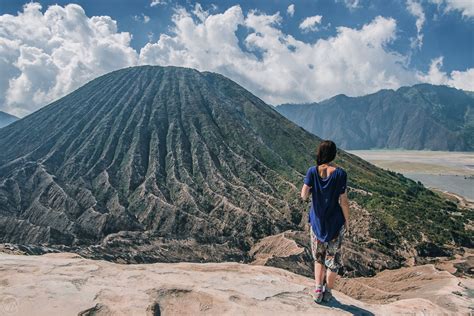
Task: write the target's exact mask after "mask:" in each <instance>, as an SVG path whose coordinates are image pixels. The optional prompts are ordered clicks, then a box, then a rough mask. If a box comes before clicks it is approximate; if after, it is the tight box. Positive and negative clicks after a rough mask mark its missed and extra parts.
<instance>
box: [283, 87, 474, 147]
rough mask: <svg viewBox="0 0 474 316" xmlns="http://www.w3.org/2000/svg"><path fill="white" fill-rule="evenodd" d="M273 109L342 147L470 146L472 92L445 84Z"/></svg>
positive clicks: (473, 138) (472, 136)
mask: <svg viewBox="0 0 474 316" xmlns="http://www.w3.org/2000/svg"><path fill="white" fill-rule="evenodd" d="M277 110H278V111H279V112H280V113H281V114H283V115H284V116H285V117H287V118H288V119H290V120H292V121H293V122H295V123H296V124H298V125H300V126H302V127H304V128H305V129H307V130H308V131H310V132H312V133H314V134H316V135H319V136H321V137H323V138H329V139H334V140H335V141H336V142H337V143H338V144H340V145H341V147H342V148H344V149H371V148H404V149H418V150H422V149H429V150H450V151H474V95H473V94H472V93H470V92H467V91H462V90H457V89H454V88H450V87H446V86H434V85H429V84H419V85H415V86H413V87H402V88H400V89H398V90H396V91H393V90H381V91H379V92H377V93H374V94H369V95H366V96H362V97H347V96H345V95H338V96H335V97H333V98H331V99H328V100H325V101H323V102H320V103H312V104H284V105H280V106H278V107H277Z"/></svg>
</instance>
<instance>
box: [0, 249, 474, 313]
mask: <svg viewBox="0 0 474 316" xmlns="http://www.w3.org/2000/svg"><path fill="white" fill-rule="evenodd" d="M0 267H1V269H0V313H2V314H7V315H12V316H13V315H37V316H41V315H65V316H67V315H291V314H297V315H315V314H324V315H347V313H351V314H353V315H394V314H410V315H414V314H415V315H417V314H423V315H427V314H448V313H453V312H454V313H469V303H470V301H469V299H468V297H467V296H466V295H467V292H468V289H467V288H466V285H467V286H470V287H471V290H472V284H470V283H469V282H470V280H463V281H462V282H463V283H462V284H461V283H460V284H459V285H458V280H457V279H456V278H455V277H454V276H451V275H450V274H449V273H448V274H443V273H437V272H436V271H434V270H433V269H432V267H431V266H426V267H417V268H407V269H405V270H402V271H401V272H400V273H401V274H400V273H399V274H391V273H392V271H387V272H385V273H384V275H383V276H382V277H380V278H379V279H373V281H372V283H370V284H369V283H367V287H373V286H374V284H377V282H379V280H382V279H383V282H385V285H384V286H386V284H387V283H389V282H390V278H391V280H392V281H393V282H395V283H394V284H395V285H394V286H392V287H391V288H390V287H385V288H386V292H384V293H383V295H382V297H381V298H380V297H379V296H380V295H379V296H373V297H372V298H371V300H370V302H369V301H366V302H363V301H360V300H357V299H353V298H350V297H348V296H346V295H344V294H342V293H340V292H338V291H335V292H334V295H335V300H334V301H333V302H331V303H328V304H323V305H318V304H316V303H314V302H313V301H312V299H311V297H310V296H309V294H308V292H309V291H310V289H311V288H312V286H313V281H312V280H311V279H309V278H306V277H303V276H300V275H296V274H293V273H291V272H288V271H285V270H282V269H277V268H272V267H262V266H254V265H246V264H238V263H206V264H197V263H173V264H165V263H157V264H140V265H136V264H131V265H123V264H115V263H110V262H106V261H101V260H98V261H96V260H88V259H84V258H81V257H80V256H78V255H76V254H67V253H60V254H48V255H43V256H19V255H9V254H0ZM390 275H392V277H390ZM412 279H413V280H415V283H413V284H407V282H406V281H407V280H412ZM403 281H405V285H404V286H403V287H400V285H401V284H402V283H403ZM471 281H472V280H471ZM471 283H472V282H471ZM344 286H346V285H344ZM347 286H348V287H349V285H347ZM397 286H398V288H397V291H400V290H403V294H402V296H401V297H399V300H398V301H395V302H390V303H387V304H383V303H385V299H386V297H387V296H390V291H391V290H392V291H393V289H394V288H396V287H397ZM360 287H361V288H363V286H360ZM402 288H403V289H402ZM354 291H357V289H355V290H354ZM369 291H372V292H373V289H372V288H370V289H369ZM358 292H360V290H359V291H358ZM453 292H455V293H453ZM379 300H380V301H379Z"/></svg>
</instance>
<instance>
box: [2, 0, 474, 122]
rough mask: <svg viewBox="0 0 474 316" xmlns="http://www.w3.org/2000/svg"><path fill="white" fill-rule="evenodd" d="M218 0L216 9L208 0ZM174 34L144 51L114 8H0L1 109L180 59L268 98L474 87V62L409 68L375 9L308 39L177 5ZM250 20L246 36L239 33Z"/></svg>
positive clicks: (233, 12)
mask: <svg viewBox="0 0 474 316" xmlns="http://www.w3.org/2000/svg"><path fill="white" fill-rule="evenodd" d="M211 9H212V8H211ZM172 20H173V27H172V30H171V31H170V33H169V34H161V35H157V38H158V40H156V41H154V42H153V38H156V37H154V36H153V34H152V33H150V34H149V41H150V42H149V43H147V44H146V45H145V46H144V47H143V48H142V49H141V50H140V52H139V54H138V53H137V52H136V51H135V50H134V49H133V48H131V47H130V40H131V35H130V34H129V33H127V32H118V31H117V24H116V21H114V20H113V19H112V18H110V17H108V16H94V17H87V16H86V15H85V13H84V11H83V9H82V8H81V7H80V6H78V5H75V4H70V5H66V6H65V7H61V6H58V5H54V6H51V7H49V8H48V9H47V10H46V11H44V13H42V11H41V6H40V5H39V4H37V3H29V4H27V5H25V7H24V10H23V12H20V13H18V14H17V15H15V16H14V15H8V14H5V15H1V16H0V73H1V74H2V76H0V110H5V111H6V112H9V113H12V114H15V115H19V116H23V115H25V114H28V113H30V112H32V111H34V110H36V109H38V108H39V107H41V106H43V105H45V104H47V103H49V102H50V101H53V100H55V99H57V98H59V97H62V96H64V95H65V94H67V93H69V92H71V91H72V90H74V89H76V88H78V87H79V86H81V85H83V84H85V83H86V82H87V81H89V80H91V79H93V78H95V77H97V76H99V75H102V74H104V73H107V72H110V71H113V70H116V69H119V68H124V67H128V66H133V65H137V64H152V65H162V66H166V65H175V66H185V67H191V68H196V69H198V70H208V71H214V72H218V73H221V74H223V75H225V76H227V77H229V78H231V79H233V80H234V81H236V82H238V83H239V84H241V85H242V86H244V87H245V88H247V89H249V90H250V91H251V92H253V93H254V94H256V95H257V96H259V97H260V98H262V99H263V100H264V101H266V102H268V103H270V104H279V103H285V102H309V101H320V100H322V99H325V98H328V97H331V96H334V95H336V94H339V93H345V94H347V95H352V96H357V95H363V94H367V93H372V92H375V91H378V90H380V89H384V88H398V87H400V86H402V85H411V84H414V83H418V82H431V83H436V84H448V85H452V86H454V87H458V88H462V89H469V90H474V87H473V86H472V83H473V82H474V78H473V77H474V69H468V70H466V71H464V72H461V71H452V72H451V73H450V74H449V75H448V74H446V73H444V72H443V71H441V66H442V59H440V60H435V61H434V62H433V64H432V67H431V68H430V70H429V71H428V72H427V73H421V72H417V71H416V70H413V69H408V68H407V63H408V57H407V56H404V55H401V54H399V53H397V52H394V51H391V50H390V49H389V48H388V46H389V44H390V43H392V42H393V41H394V40H395V39H396V33H397V25H396V21H395V20H394V19H392V18H384V17H380V16H378V17H376V18H374V19H373V20H372V21H371V22H369V23H367V24H365V25H363V26H362V27H360V28H348V27H337V28H336V34H335V35H334V36H332V37H328V38H320V39H318V40H317V41H315V42H303V41H300V40H297V39H295V38H294V37H293V36H291V35H289V34H286V33H284V32H283V31H282V29H281V23H282V17H281V16H280V14H279V13H278V12H277V13H275V14H273V15H267V14H263V13H260V12H257V11H249V12H248V13H247V14H244V12H242V9H241V7H240V6H238V5H237V6H233V7H231V8H229V9H227V10H226V11H224V12H222V13H216V14H211V13H209V11H204V10H203V9H202V7H201V6H195V7H194V8H193V10H192V12H189V11H187V10H185V9H184V8H180V9H177V10H176V13H175V14H174V16H173V17H172ZM242 27H243V28H245V29H246V30H247V32H248V33H247V35H246V36H245V37H244V38H243V39H240V40H239V38H238V37H237V35H236V32H237V30H238V29H239V28H242Z"/></svg>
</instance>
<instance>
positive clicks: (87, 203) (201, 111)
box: [0, 66, 472, 274]
mask: <svg viewBox="0 0 474 316" xmlns="http://www.w3.org/2000/svg"><path fill="white" fill-rule="evenodd" d="M319 141H320V139H319V138H318V137H316V136H314V135H312V134H310V133H309V132H306V131H305V130H304V129H302V128H300V127H298V126H296V125H295V124H293V123H292V122H290V121H289V120H287V119H285V118H284V117H283V116H281V115H280V114H279V113H278V112H276V111H275V110H274V109H273V108H272V107H271V106H269V105H267V104H265V103H264V102H262V101H261V100H260V99H258V98H257V97H255V96H254V95H252V94H251V93H249V92H248V91H246V90H245V89H243V88H242V87H240V86H239V85H237V84H235V83H234V82H233V81H231V80H229V79H227V78H225V77H223V76H221V75H217V74H213V73H201V72H198V71H196V70H192V69H184V68H176V67H151V66H144V67H135V68H127V69H123V70H119V71H116V72H112V73H110V74H107V75H104V76H102V77H99V78H97V79H95V80H93V81H91V82H89V83H88V84H86V85H85V86H83V87H81V88H80V89H78V90H76V91H74V92H73V93H71V94H69V95H67V96H65V97H64V98H62V99H59V100H57V101H55V102H53V103H51V104H50V105H48V106H46V107H44V108H42V109H41V110H39V111H37V112H35V113H33V114H31V115H29V116H27V117H25V118H23V119H21V120H19V121H18V122H16V123H15V124H12V125H10V126H7V127H5V128H2V129H1V130H0V148H2V150H1V151H0V241H2V242H11V243H16V244H22V245H27V246H26V247H27V249H29V250H28V251H30V252H32V253H35V252H41V251H43V250H41V248H38V247H36V246H35V245H39V244H42V245H43V246H48V247H53V248H61V249H65V248H64V247H67V250H69V251H76V252H78V253H81V254H83V255H85V256H88V257H92V258H102V259H107V260H114V261H120V262H155V261H167V262H175V261H223V260H233V261H251V260H253V258H252V256H253V253H250V250H251V248H252V246H254V245H255V244H256V243H257V242H258V241H260V240H262V239H263V238H265V237H268V236H273V235H277V234H279V233H282V232H285V231H287V230H293V231H298V232H302V231H304V229H306V223H307V211H308V205H307V203H303V202H301V200H300V198H299V190H300V187H301V185H302V181H303V176H304V174H305V172H306V170H307V168H308V167H309V166H310V165H312V164H313V161H314V155H313V153H314V149H315V148H316V146H317V145H318V143H319ZM337 163H338V164H340V165H341V166H342V167H343V168H345V169H346V170H347V172H348V174H349V185H350V187H351V189H350V197H351V199H352V200H353V201H354V203H355V205H357V207H358V208H359V209H360V212H361V213H360V214H361V215H360V216H358V217H356V218H355V220H358V221H360V223H359V224H358V225H359V226H360V228H357V229H355V230H354V233H353V236H352V237H351V240H352V242H353V245H354V248H353V249H354V253H355V254H356V255H357V254H360V253H363V250H364V249H371V251H372V252H373V255H372V259H373V258H386V257H387V256H388V257H389V258H390V260H389V261H387V262H395V263H396V264H398V265H399V264H400V263H401V262H403V261H404V260H405V259H404V258H406V257H409V256H416V255H417V254H418V250H417V249H418V248H417V247H421V248H420V249H435V250H436V251H438V252H439V253H441V254H445V253H447V252H448V253H449V252H450V251H452V249H453V247H457V246H460V245H464V246H471V245H472V235H470V233H469V231H467V230H466V229H465V227H464V223H465V222H467V221H468V218H469V213H467V211H460V210H459V209H458V208H457V207H456V205H453V204H452V203H450V202H447V201H446V200H444V199H443V198H441V197H439V196H437V195H435V194H434V193H432V192H431V191H429V190H426V189H425V188H423V186H421V185H420V184H417V183H415V182H413V181H411V180H408V179H406V178H404V177H403V176H401V175H399V174H394V173H389V172H386V171H383V170H381V169H378V168H376V167H375V166H373V165H371V164H369V163H367V162H365V161H363V160H361V159H359V158H357V157H355V156H352V155H350V154H347V153H345V152H344V151H339V154H338V160H337ZM361 219H365V220H361ZM35 247H36V248H35ZM430 247H431V248H430ZM433 247H435V248H433ZM446 247H450V249H451V250H450V249H448V248H446ZM361 250H362V251H361ZM423 253H424V254H425V255H432V254H435V252H433V251H431V252H430V251H428V252H426V251H425V252H423ZM361 258H362V259H363V257H361ZM363 260H367V259H363ZM356 261H357V260H353V262H347V267H348V269H350V270H351V271H352V272H357V273H356V274H371V273H373V271H374V269H375V270H378V269H383V268H384V267H387V266H386V265H377V266H374V267H373V268H371V270H369V271H368V272H367V271H366V270H364V269H365V268H364V269H362V268H361V267H363V266H364V263H362V264H361V263H360V262H356ZM380 261H385V260H380Z"/></svg>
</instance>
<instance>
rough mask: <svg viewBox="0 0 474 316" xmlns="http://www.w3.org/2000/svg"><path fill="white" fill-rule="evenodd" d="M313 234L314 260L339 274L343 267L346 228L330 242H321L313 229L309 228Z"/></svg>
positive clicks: (343, 227)
mask: <svg viewBox="0 0 474 316" xmlns="http://www.w3.org/2000/svg"><path fill="white" fill-rule="evenodd" d="M309 231H310V234H311V253H312V254H313V259H314V260H315V261H316V262H318V263H320V264H324V265H325V266H326V267H327V268H328V269H329V270H331V271H333V272H337V271H338V270H339V268H340V267H342V257H341V255H342V254H341V244H342V239H343V238H344V233H345V232H346V228H345V226H342V228H341V230H340V231H339V234H338V235H337V237H336V238H334V239H333V240H331V241H328V242H322V241H319V240H318V239H317V238H316V235H315V234H314V233H313V229H312V228H311V226H310V228H309Z"/></svg>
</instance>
